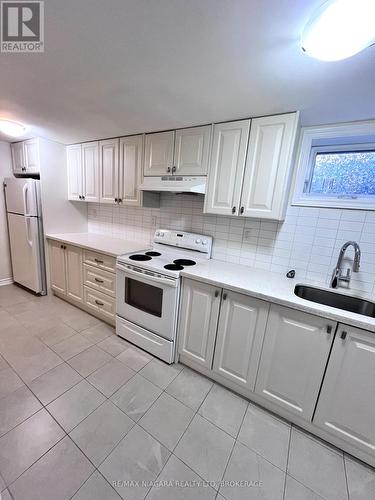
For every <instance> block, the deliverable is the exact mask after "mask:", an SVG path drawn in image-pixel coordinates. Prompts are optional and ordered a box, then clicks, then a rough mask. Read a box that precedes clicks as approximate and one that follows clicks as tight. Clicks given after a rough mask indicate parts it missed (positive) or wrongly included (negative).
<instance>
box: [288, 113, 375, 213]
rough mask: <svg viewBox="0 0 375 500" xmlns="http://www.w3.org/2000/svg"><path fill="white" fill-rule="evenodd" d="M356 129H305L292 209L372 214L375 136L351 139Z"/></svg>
mask: <svg viewBox="0 0 375 500" xmlns="http://www.w3.org/2000/svg"><path fill="white" fill-rule="evenodd" d="M368 123H369V122H366V124H368ZM357 127H358V124H354V125H353V126H352V127H349V126H336V127H332V126H330V127H319V128H318V129H305V133H303V134H302V140H301V145H300V155H299V166H298V172H297V177H296V189H295V196H294V200H293V204H294V205H308V206H321V207H341V208H360V209H368V210H371V209H372V210H375V134H374V135H370V134H368V132H369V129H368V128H367V127H365V130H366V133H365V134H360V135H356V136H354V135H350V134H349V132H350V131H351V133H352V134H353V132H356V131H357V132H358V128H357ZM343 128H345V132H346V134H340V132H342V129H343ZM373 128H375V125H373ZM314 130H315V134H314ZM306 131H307V132H306ZM322 131H323V133H322ZM327 131H328V132H329V133H328V134H326V135H327V136H326V137H325V134H324V132H327ZM328 135H329V136H328Z"/></svg>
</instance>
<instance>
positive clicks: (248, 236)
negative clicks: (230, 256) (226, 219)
mask: <svg viewBox="0 0 375 500" xmlns="http://www.w3.org/2000/svg"><path fill="white" fill-rule="evenodd" d="M252 236H253V234H252V230H251V229H245V231H244V232H243V241H251V238H252Z"/></svg>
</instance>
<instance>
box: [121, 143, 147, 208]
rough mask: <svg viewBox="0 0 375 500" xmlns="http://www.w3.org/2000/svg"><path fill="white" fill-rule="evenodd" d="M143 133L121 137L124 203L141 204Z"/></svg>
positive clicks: (122, 194) (122, 200) (122, 195)
mask: <svg viewBox="0 0 375 500" xmlns="http://www.w3.org/2000/svg"><path fill="white" fill-rule="evenodd" d="M142 157H143V135H133V136H130V137H121V139H120V174H119V182H120V188H119V202H120V203H122V204H123V205H134V206H140V205H141V204H142V192H141V191H140V190H139V185H140V184H141V182H142V177H143V174H142Z"/></svg>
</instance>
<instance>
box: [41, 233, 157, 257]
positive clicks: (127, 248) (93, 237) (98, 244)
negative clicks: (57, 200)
mask: <svg viewBox="0 0 375 500" xmlns="http://www.w3.org/2000/svg"><path fill="white" fill-rule="evenodd" d="M46 237H47V239H50V240H56V241H61V242H63V243H67V244H68V245H69V244H70V245H76V246H78V247H82V248H87V249H88V250H94V251H96V252H101V253H105V254H107V255H112V257H117V256H118V255H122V254H124V253H129V252H137V251H139V250H144V249H145V248H147V246H148V245H147V243H142V242H141V241H132V240H130V241H129V240H122V239H120V238H111V237H110V236H107V235H105V234H96V233H63V234H47V235H46Z"/></svg>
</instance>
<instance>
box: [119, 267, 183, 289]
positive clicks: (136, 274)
mask: <svg viewBox="0 0 375 500" xmlns="http://www.w3.org/2000/svg"><path fill="white" fill-rule="evenodd" d="M116 269H118V270H119V271H123V272H124V273H125V274H126V275H127V276H134V277H135V278H145V279H146V280H147V281H152V282H154V283H158V284H159V285H168V286H172V287H174V288H176V287H177V285H178V280H177V279H174V278H167V277H166V276H165V277H163V278H160V277H158V276H152V275H150V274H145V273H143V272H142V271H136V270H134V269H130V268H129V267H126V266H123V265H122V264H116Z"/></svg>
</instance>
